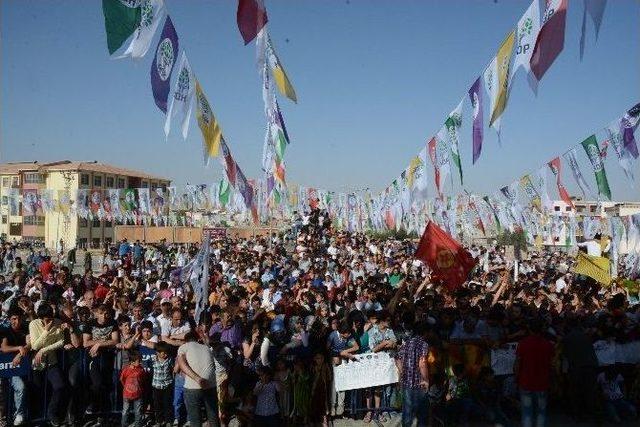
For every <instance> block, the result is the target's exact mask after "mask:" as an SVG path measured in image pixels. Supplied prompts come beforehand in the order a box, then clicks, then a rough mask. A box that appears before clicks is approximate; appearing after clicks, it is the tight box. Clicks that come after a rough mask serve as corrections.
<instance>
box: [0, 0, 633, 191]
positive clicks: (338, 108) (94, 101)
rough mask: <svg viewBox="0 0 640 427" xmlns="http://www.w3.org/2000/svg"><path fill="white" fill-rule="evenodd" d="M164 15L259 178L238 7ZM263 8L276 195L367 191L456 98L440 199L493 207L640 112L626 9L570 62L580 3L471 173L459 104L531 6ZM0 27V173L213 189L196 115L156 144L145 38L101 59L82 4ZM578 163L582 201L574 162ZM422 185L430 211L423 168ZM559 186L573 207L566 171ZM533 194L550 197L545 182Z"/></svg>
mask: <svg viewBox="0 0 640 427" xmlns="http://www.w3.org/2000/svg"><path fill="white" fill-rule="evenodd" d="M165 1H166V4H167V7H168V10H169V13H170V15H171V18H172V20H173V23H174V25H175V27H176V30H177V33H178V36H179V43H180V47H181V48H184V49H185V51H186V53H187V56H188V58H189V61H190V63H191V65H192V67H193V70H194V72H195V74H196V76H197V77H198V79H199V81H200V82H201V84H202V87H203V89H204V91H205V93H206V94H207V97H208V99H209V101H210V103H211V105H212V108H213V111H214V114H215V115H216V117H217V118H218V120H219V122H220V124H221V126H222V130H223V133H224V135H225V139H226V140H227V141H228V143H229V146H230V148H231V151H232V153H233V155H234V157H235V158H236V161H237V162H238V164H239V165H240V167H241V168H242V169H243V171H244V172H245V174H246V175H247V176H250V177H259V176H261V174H262V173H261V171H260V164H261V157H262V145H263V141H264V132H265V123H266V120H265V117H264V110H263V103H262V93H261V82H260V79H259V76H258V72H257V68H256V64H255V44H254V43H252V44H250V45H248V46H244V43H243V41H242V38H241V36H240V33H239V32H238V28H237V25H236V4H237V2H236V1H233V0H189V1H178V0H165ZM265 3H266V6H267V11H268V15H269V32H270V34H271V38H272V41H273V44H274V46H275V49H276V51H277V52H278V54H279V56H280V59H281V61H282V63H283V64H284V67H285V69H286V71H287V73H288V74H289V77H290V79H291V81H292V83H293V85H294V87H295V89H296V92H297V95H298V103H297V104H294V103H292V102H290V101H289V100H287V99H285V98H283V97H281V98H280V101H279V103H280V106H281V109H282V112H283V115H284V119H285V121H286V125H287V128H288V132H289V135H290V138H291V144H290V146H289V147H288V149H287V152H286V157H285V159H286V165H287V180H288V181H289V182H295V183H297V184H300V185H304V186H310V187H315V188H321V189H328V190H334V191H354V190H359V189H364V188H369V189H370V190H371V191H372V192H374V193H375V192H378V191H381V190H383V189H384V188H385V187H386V186H387V185H389V184H390V183H391V181H392V180H393V179H394V178H396V177H397V176H398V175H399V174H400V173H401V172H402V170H404V169H405V168H406V167H407V165H408V164H409V161H410V159H411V157H413V156H415V155H417V153H418V152H419V151H420V149H421V148H422V147H423V146H424V144H426V142H427V141H428V140H429V139H430V138H431V136H433V135H434V134H435V133H436V132H437V131H438V129H439V128H440V127H441V126H442V124H443V122H444V120H445V118H446V116H447V115H448V113H449V112H450V111H451V110H453V109H454V108H455V107H456V105H457V104H458V102H459V101H460V99H461V98H463V97H465V104H464V113H463V114H464V115H463V126H462V129H461V133H462V139H461V141H460V153H461V157H462V162H463V169H464V176H465V186H464V188H462V187H461V186H460V185H459V183H458V182H456V183H455V184H454V186H453V188H451V187H449V189H448V190H447V192H449V194H455V193H457V192H460V191H462V190H463V189H464V190H467V191H469V192H474V193H479V194H487V193H493V192H494V191H495V190H497V189H499V188H500V187H502V186H504V185H507V184H509V183H511V182H513V181H515V180H517V179H518V178H520V177H521V176H522V175H523V174H525V173H528V172H532V171H534V170H536V169H538V168H539V167H541V166H543V165H544V164H545V163H546V162H548V161H549V160H551V159H552V158H554V157H555V156H556V155H559V154H562V153H563V152H565V151H566V150H567V149H568V148H570V147H571V146H574V145H575V144H578V143H580V142H581V141H582V140H583V139H585V138H587V137H588V136H589V135H591V134H593V133H597V135H598V136H599V138H604V133H603V132H602V128H603V127H604V126H606V125H607V124H609V123H610V122H611V121H612V120H614V119H616V118H618V117H620V116H621V115H622V114H623V113H624V111H626V110H627V109H628V108H630V107H631V106H633V105H634V104H636V103H637V102H639V101H640V90H639V89H640V34H639V33H640V2H639V1H637V0H616V1H609V2H608V4H607V8H606V11H605V14H604V19H603V23H602V27H601V29H600V34H599V37H598V40H597V41H596V39H595V32H594V29H593V25H592V22H590V21H587V27H586V28H587V34H586V37H587V39H586V51H585V56H584V59H583V61H582V62H581V61H580V60H579V54H578V44H579V38H580V27H581V21H582V10H583V3H582V1H578V0H570V2H569V10H568V16H567V26H566V35H565V47H564V50H563V52H562V54H561V55H560V56H559V57H558V58H557V59H556V61H555V63H554V64H553V65H552V67H551V68H550V70H549V71H548V72H547V74H546V75H545V76H544V78H543V80H542V81H541V82H540V85H539V91H538V95H537V96H535V95H534V94H533V93H532V92H531V90H530V89H529V87H528V85H527V83H526V79H525V78H524V76H523V75H522V74H520V75H519V76H518V77H516V81H515V82H514V83H513V87H512V91H511V93H510V97H509V101H508V106H507V109H506V111H505V113H504V114H503V116H502V139H501V142H502V144H501V145H500V144H499V143H498V140H497V138H496V135H495V132H494V131H493V129H489V128H488V123H485V141H484V146H483V152H482V157H481V158H480V159H479V160H478V162H477V163H476V164H475V165H472V164H471V108H470V104H469V102H468V98H467V91H468V89H469V87H470V86H471V84H472V83H473V82H474V81H475V79H476V78H477V77H478V76H479V75H480V74H481V73H482V71H483V70H484V67H485V66H486V65H487V64H488V62H489V61H490V60H491V58H492V57H493V55H495V53H496V51H497V49H498V47H499V45H500V43H501V42H502V40H503V38H504V37H505V36H506V35H507V34H508V33H509V31H511V30H512V29H513V28H514V26H515V25H516V23H517V21H518V19H519V18H520V17H521V16H522V14H523V13H524V12H525V10H526V9H527V7H528V6H529V3H530V1H521V0H498V1H495V0H451V1H445V0H440V1H435V0H433V1H425V0H411V1H410V0H396V1H391V0H386V1H383V0H378V1H364V0H341V1H338V0H322V1H321V0H295V1H294V0H266V2H265ZM0 15H1V20H0V23H1V25H0V36H1V55H2V56H1V62H2V64H1V81H2V86H1V103H0V109H1V111H0V161H2V162H7V161H32V160H39V161H53V160H60V159H71V160H81V161H90V160H98V161H100V162H105V163H111V164H114V165H117V166H121V167H127V168H133V169H139V170H143V171H147V172H151V173H154V174H157V175H162V176H166V177H168V178H171V179H172V180H173V181H174V183H175V184H177V185H178V186H181V185H184V184H186V183H191V184H199V183H207V184H211V183H213V182H216V181H217V180H219V179H220V177H221V174H222V168H221V166H220V164H219V163H218V162H217V161H212V162H210V164H209V166H206V167H205V166H204V164H203V161H202V140H201V135H200V131H199V128H198V126H197V123H196V121H195V108H194V114H193V117H192V122H191V127H190V131H189V136H188V138H187V140H186V141H183V140H182V137H181V136H179V134H178V132H172V135H171V136H170V137H169V140H168V141H166V140H165V137H164V132H163V125H164V119H165V116H164V114H163V113H162V112H161V111H160V110H159V109H158V108H157V107H156V106H155V104H154V101H153V97H152V93H151V85H150V79H149V69H150V66H151V62H152V60H153V57H152V52H153V51H154V50H155V43H156V41H154V44H153V45H152V49H150V53H148V54H147V56H146V57H144V58H143V59H142V60H140V61H135V62H134V61H131V60H129V59H121V60H114V59H111V58H110V57H109V54H108V51H107V46H106V35H105V29H104V20H103V16H102V8H101V2H100V1H97V0H91V1H89V0H87V1H79V0H46V1H45V0H38V1H30V0H3V1H1V2H0ZM157 37H158V35H156V38H157ZM486 99H487V97H486V95H485V100H486ZM485 104H486V105H485V113H484V114H485V118H488V117H489V113H488V111H487V109H488V102H486V103H485ZM175 123H177V122H175ZM175 123H174V126H176V128H177V125H176V124H175ZM638 136H640V135H638ZM578 156H579V158H580V164H581V165H582V166H583V174H584V175H585V177H586V178H587V180H588V181H589V183H590V184H591V185H592V186H593V187H594V188H595V182H594V177H593V173H592V172H591V168H590V165H589V164H588V161H587V158H586V156H585V155H584V152H582V151H581V152H579V153H578ZM639 163H640V162H636V164H635V172H636V175H637V176H639V177H640V167H639V166H638V164H639ZM606 168H607V174H608V176H609V182H610V185H611V188H612V193H613V198H614V199H615V200H640V193H638V189H637V188H638V187H637V186H636V188H635V189H633V188H632V187H631V186H630V185H629V183H628V181H626V179H625V177H624V175H623V173H622V172H621V169H620V167H619V166H618V163H617V161H616V159H615V154H614V153H613V150H610V152H609V156H608V158H607V161H606ZM454 172H455V171H454ZM428 173H429V179H430V187H429V188H430V195H431V196H433V195H434V194H435V190H434V188H433V169H432V168H431V165H429V167H428ZM563 174H564V181H565V184H566V186H567V188H568V189H569V192H570V193H573V194H577V193H576V189H577V187H576V185H575V183H574V182H573V179H572V177H571V174H570V171H569V169H568V167H565V169H564V172H563ZM454 177H455V178H457V176H455V175H454ZM638 179H640V178H638ZM548 181H549V193H550V195H551V197H552V198H558V196H557V193H556V191H555V188H554V186H552V185H551V183H552V182H553V179H552V177H551V175H550V174H549V175H548ZM448 185H449V186H450V185H451V183H448Z"/></svg>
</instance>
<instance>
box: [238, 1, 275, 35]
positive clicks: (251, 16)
mask: <svg viewBox="0 0 640 427" xmlns="http://www.w3.org/2000/svg"><path fill="white" fill-rule="evenodd" d="M236 20H237V21H238V29H239V30H240V34H241V35H242V39H243V40H244V44H245V45H248V44H249V43H251V40H253V39H255V38H256V36H257V35H258V33H259V32H260V30H262V27H264V26H265V25H266V24H267V22H268V21H269V19H268V17H267V10H266V9H265V7H264V2H263V1H262V0H239V1H238V10H237V12H236Z"/></svg>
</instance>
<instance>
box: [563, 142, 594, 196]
mask: <svg viewBox="0 0 640 427" xmlns="http://www.w3.org/2000/svg"><path fill="white" fill-rule="evenodd" d="M563 157H564V159H565V160H566V161H567V163H569V167H570V168H571V173H572V174H573V179H575V181H576V184H578V187H580V191H581V192H582V197H583V198H584V197H586V196H587V191H585V188H586V189H587V190H588V191H589V193H591V187H589V184H587V181H586V180H585V179H584V176H583V175H582V171H581V170H580V165H579V164H578V159H577V158H576V149H575V148H572V149H570V150H569V151H567V152H566V153H564V155H563Z"/></svg>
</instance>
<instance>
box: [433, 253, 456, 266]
mask: <svg viewBox="0 0 640 427" xmlns="http://www.w3.org/2000/svg"><path fill="white" fill-rule="evenodd" d="M453 264H454V256H453V252H451V251H450V250H449V249H441V250H439V251H438V255H437V257H436V265H437V266H438V268H451V267H452V266H453Z"/></svg>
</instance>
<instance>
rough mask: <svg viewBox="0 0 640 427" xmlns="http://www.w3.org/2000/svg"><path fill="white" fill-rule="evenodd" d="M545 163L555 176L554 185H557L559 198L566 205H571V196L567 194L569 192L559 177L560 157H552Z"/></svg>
mask: <svg viewBox="0 0 640 427" xmlns="http://www.w3.org/2000/svg"><path fill="white" fill-rule="evenodd" d="M547 164H548V165H549V169H551V172H552V173H553V176H555V177H556V186H557V187H558V194H559V195H560V199H562V201H563V202H565V203H566V204H567V206H571V207H573V201H572V200H571V196H569V192H568V191H567V189H566V188H565V186H564V184H563V183H562V179H561V177H560V170H561V167H562V164H561V163H560V157H556V158H554V159H553V160H551V161H550V162H549V163H547Z"/></svg>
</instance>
